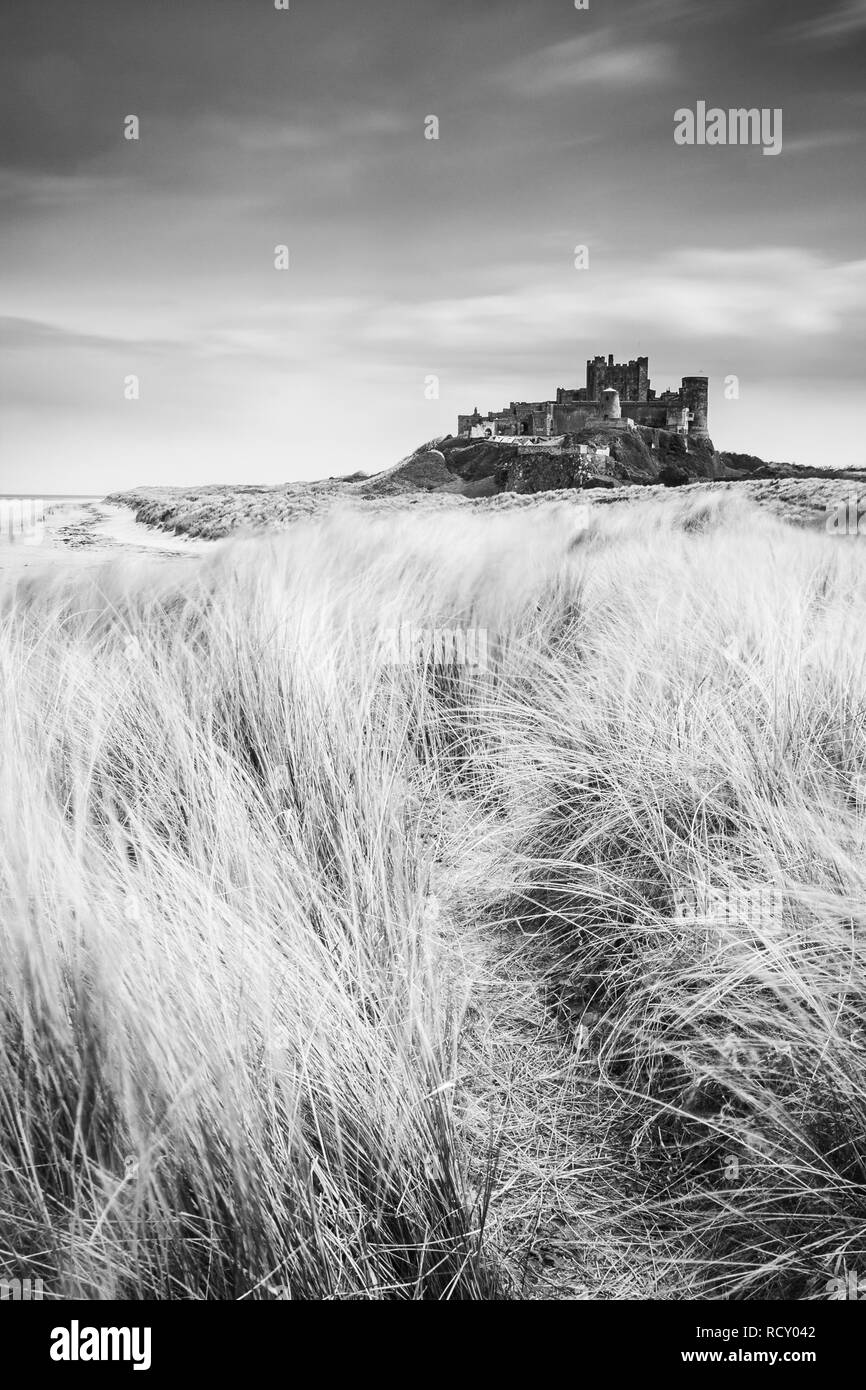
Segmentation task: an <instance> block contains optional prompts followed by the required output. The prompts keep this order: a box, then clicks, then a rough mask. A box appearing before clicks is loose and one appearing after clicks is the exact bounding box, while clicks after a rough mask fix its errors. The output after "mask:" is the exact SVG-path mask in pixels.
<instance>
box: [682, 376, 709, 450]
mask: <svg viewBox="0 0 866 1390" xmlns="http://www.w3.org/2000/svg"><path fill="white" fill-rule="evenodd" d="M682 401H683V407H684V409H686V410H688V412H689V416H690V419H689V434H692V435H696V436H697V437H698V438H701V437H703V438H706V437H707V435H708V433H709V431H708V429H707V411H708V403H709V378H708V377H705V376H684V377H683V388H682Z"/></svg>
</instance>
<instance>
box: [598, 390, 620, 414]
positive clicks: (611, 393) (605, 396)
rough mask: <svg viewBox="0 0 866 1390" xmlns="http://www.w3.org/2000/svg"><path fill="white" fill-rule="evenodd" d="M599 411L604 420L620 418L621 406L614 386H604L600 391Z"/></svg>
mask: <svg viewBox="0 0 866 1390" xmlns="http://www.w3.org/2000/svg"><path fill="white" fill-rule="evenodd" d="M601 413H602V416H603V418H604V419H605V420H621V419H622V406H621V405H620V400H619V392H618V391H617V389H616V387H615V386H605V388H604V390H603V391H602V393H601Z"/></svg>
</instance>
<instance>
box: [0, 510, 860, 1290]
mask: <svg viewBox="0 0 866 1390" xmlns="http://www.w3.org/2000/svg"><path fill="white" fill-rule="evenodd" d="M574 515H575V514H574V512H573V511H572V510H571V508H570V507H568V506H559V507H552V506H548V507H536V508H534V509H522V510H515V511H513V512H506V511H502V510H491V511H489V512H487V513H485V512H482V511H481V510H475V509H466V510H460V511H446V510H445V509H435V510H434V509H431V510H429V511H425V512H423V513H416V512H415V511H406V512H405V513H402V514H400V513H398V512H396V511H394V510H391V511H389V512H387V513H385V514H383V515H380V516H376V515H369V514H367V513H365V514H364V516H363V520H359V516H358V514H357V513H355V512H353V511H347V512H340V511H336V512H334V513H333V514H332V515H329V516H327V517H323V518H320V519H318V520H312V521H308V522H301V523H298V524H297V525H295V526H294V527H293V528H292V529H290V531H289V532H288V533H287V534H286V535H284V536H280V537H276V538H274V539H273V540H254V541H241V542H234V543H233V544H232V545H231V546H229V547H228V548H226V549H224V550H223V551H221V552H220V553H218V554H216V555H214V556H212V557H210V558H209V559H207V560H206V561H202V562H201V564H197V565H195V566H190V565H189V564H188V563H184V564H183V565H177V566H175V565H173V564H171V563H166V564H163V565H135V566H133V565H132V564H129V563H127V564H119V565H116V566H114V567H106V568H105V569H104V570H102V571H99V572H89V573H87V574H82V575H79V576H77V577H75V578H74V579H72V580H61V579H60V578H54V579H49V578H44V579H41V580H32V579H31V580H28V581H27V582H26V583H22V584H20V585H19V586H18V589H17V590H15V591H13V590H12V589H11V588H9V589H7V590H6V591H5V592H4V593H3V594H2V595H0V599H2V613H0V682H2V684H0V689H2V699H3V704H4V729H5V733H4V748H3V758H2V768H0V798H2V806H3V824H4V835H3V843H2V848H0V895H2V927H0V953H2V955H0V965H2V971H0V1029H2V1035H3V1041H4V1047H3V1050H2V1058H0V1070H2V1074H0V1262H2V1263H4V1264H5V1266H6V1267H7V1268H8V1271H9V1273H10V1274H13V1275H14V1274H18V1275H21V1276H24V1275H27V1274H30V1275H41V1276H42V1277H43V1278H44V1279H45V1281H46V1287H47V1290H48V1292H49V1295H55V1296H83V1297H91V1298H106V1297H157V1298H167V1297H175V1298H267V1297H292V1298H322V1297H324V1298H341V1299H343V1298H362V1299H369V1298H432V1299H438V1298H468V1299H489V1298H495V1297H499V1296H509V1295H511V1296H515V1295H516V1296H521V1295H526V1294H531V1293H533V1292H537V1291H538V1284H537V1275H536V1274H533V1273H532V1272H531V1271H532V1270H533V1269H534V1268H535V1264H534V1263H533V1262H534V1261H536V1258H537V1256H538V1254H539V1239H540V1237H539V1231H541V1232H542V1233H543V1234H542V1237H541V1239H542V1240H543V1241H548V1242H552V1239H553V1238H552V1236H551V1235H550V1231H549V1230H548V1226H549V1225H550V1222H546V1217H547V1216H549V1215H550V1214H551V1213H552V1212H553V1211H554V1209H555V1224H556V1230H557V1236H556V1242H557V1243H558V1246H559V1247H562V1248H566V1249H567V1250H568V1251H569V1252H570V1253H569V1256H568V1260H570V1261H571V1263H570V1265H568V1268H563V1269H562V1271H561V1282H562V1285H563V1287H564V1288H566V1290H567V1289H568V1288H569V1287H571V1285H570V1284H569V1281H572V1283H573V1284H574V1286H575V1287H576V1284H575V1283H574V1277H573V1276H574V1269H575V1268H576V1263H578V1262H579V1263H580V1264H581V1268H582V1269H584V1274H583V1275H582V1276H581V1283H580V1287H581V1290H583V1291H582V1292H580V1293H574V1294H573V1296H605V1295H607V1296H619V1297H623V1296H624V1297H638V1296H645V1295H647V1294H655V1295H656V1296H693V1297H724V1296H728V1295H731V1294H740V1295H746V1296H758V1297H807V1298H808V1297H826V1296H827V1291H828V1288H830V1289H832V1287H834V1286H832V1285H828V1280H831V1279H833V1278H839V1279H841V1280H842V1281H844V1280H845V1279H847V1277H848V1275H849V1274H850V1272H851V1271H852V1270H853V1271H856V1270H859V1271H860V1273H861V1275H862V1276H866V1171H864V1135H866V1080H864V1063H866V1036H864V1032H863V1023H862V1020H863V1014H864V1003H866V1000H864V981H866V972H864V952H863V925H864V923H863V917H864V881H863V880H864V870H863V863H864V858H863V849H864V844H863V826H864V809H866V743H864V715H866V636H864V633H866V566H864V560H863V552H861V550H860V547H859V543H858V542H857V541H856V539H853V538H852V539H849V540H836V541H833V540H831V539H830V538H827V537H825V536H822V535H818V534H809V533H804V532H798V531H795V530H794V529H792V528H788V527H785V526H783V525H781V524H780V523H778V522H777V521H775V520H773V519H772V518H770V517H769V516H767V515H762V514H760V513H758V512H757V511H756V510H754V509H753V508H751V507H750V506H749V505H748V504H747V503H745V502H744V501H743V500H742V499H741V498H740V497H738V496H735V495H734V494H733V493H730V492H719V493H716V494H714V495H712V496H704V495H700V494H698V495H695V494H690V495H689V496H687V497H672V498H670V499H669V500H667V501H665V503H664V504H659V503H655V504H650V505H647V506H644V507H642V506H639V505H638V506H631V507H629V508H617V507H605V508H603V509H599V510H598V513H597V514H596V513H595V512H594V513H593V520H592V524H591V526H590V527H589V528H587V529H584V530H580V531H579V530H578V529H577V528H576V526H575V521H574ZM404 623H409V624H412V625H414V626H415V627H419V628H449V629H460V628H463V629H466V628H476V629H485V630H486V631H487V632H488V638H489V641H488V646H489V651H490V669H489V670H488V672H487V673H486V674H484V673H477V672H473V671H472V670H471V669H467V668H466V667H461V666H460V665H458V664H454V663H451V664H448V665H445V666H442V665H438V666H433V665H431V664H430V663H429V662H428V663H425V662H423V661H416V662H414V663H412V664H409V665H396V666H395V665H394V664H393V663H392V660H391V657H392V655H393V647H392V646H389V642H388V640H387V635H388V633H389V632H390V631H393V630H395V629H398V628H399V627H400V626H401V624H404ZM757 888H761V889H764V890H769V889H773V890H774V891H775V892H776V893H777V894H778V899H773V900H772V901H778V902H780V903H781V909H780V913H779V914H776V915H773V916H770V917H764V916H762V915H761V914H760V913H758V914H757V916H755V914H754V913H753V914H751V916H750V915H749V914H745V915H744V914H743V913H741V912H740V911H739V909H738V907H737V904H740V903H742V902H743V901H750V902H752V901H754V900H755V899H754V894H752V897H751V898H750V897H749V892H750V890H754V889H757ZM683 902H686V903H688V904H692V906H691V907H690V908H689V909H688V910H686V911H685V912H684V911H683V909H682V904H683ZM720 902H721V903H724V904H725V911H723V912H720V910H719V906H718V905H719V903H720ZM732 903H733V904H734V908H733V910H731V904H732ZM695 905H696V906H695ZM541 1253H542V1255H544V1252H543V1251H542V1252H541ZM568 1260H567V1261H566V1264H568ZM590 1267H591V1268H592V1269H594V1271H595V1272H594V1273H593V1274H590V1273H586V1270H587V1269H589V1268H590ZM545 1291H549V1290H545ZM567 1296H571V1295H567Z"/></svg>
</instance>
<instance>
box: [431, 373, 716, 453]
mask: <svg viewBox="0 0 866 1390" xmlns="http://www.w3.org/2000/svg"><path fill="white" fill-rule="evenodd" d="M708 392H709V381H708V378H707V377H705V376H685V377H683V379H682V383H681V385H680V387H679V389H678V390H667V391H662V392H660V393H659V394H658V395H657V394H656V392H655V391H654V390H653V389H652V386H651V384H650V378H649V359H648V358H646V357H638V358H636V359H634V360H633V361H631V362H614V360H613V354H611V355H610V356H609V357H608V359H607V361H605V359H604V358H603V357H594V358H592V359H591V360H590V361H588V362H587V364H586V385H585V386H580V387H576V388H571V387H564V386H560V387H558V389H557V392H556V397H555V399H554V400H550V401H512V402H511V404H510V405H509V407H508V409H507V410H491V411H488V413H487V415H485V416H482V415H481V414H480V413H479V411H478V408H477V406H476V408H475V413H474V414H473V415H459V416H458V417H457V433H458V435H462V436H463V437H465V438H469V439H484V438H496V437H498V436H505V437H508V436H511V435H529V436H532V437H538V438H543V439H544V438H551V437H554V436H559V435H563V434H578V433H580V431H582V430H586V429H633V428H634V427H635V426H636V425H644V426H647V427H648V428H650V429H663V430H670V431H671V432H672V433H676V434H684V435H692V436H694V438H696V439H707V438H708V437H709V431H708V428H707V405H708Z"/></svg>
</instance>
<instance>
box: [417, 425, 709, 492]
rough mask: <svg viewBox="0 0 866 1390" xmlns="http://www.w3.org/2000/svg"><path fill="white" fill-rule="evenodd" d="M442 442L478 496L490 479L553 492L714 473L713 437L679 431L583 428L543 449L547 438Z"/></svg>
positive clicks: (673, 481)
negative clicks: (523, 443)
mask: <svg viewBox="0 0 866 1390" xmlns="http://www.w3.org/2000/svg"><path fill="white" fill-rule="evenodd" d="M438 444H439V449H440V452H441V453H442V455H443V457H444V459H445V461H446V463H447V466H448V468H449V469H450V470H451V471H452V472H453V473H454V474H455V475H456V476H457V477H458V478H460V479H461V480H462V481H463V482H464V484H466V485H467V488H466V490H467V492H468V489H469V487H470V486H471V487H472V488H473V492H472V494H471V495H474V496H477V495H479V494H478V492H477V491H475V490H474V489H477V488H478V487H479V486H480V485H481V484H482V482H483V480H487V479H489V480H490V483H489V488H490V491H491V492H551V491H555V490H556V489H559V488H572V487H574V488H579V487H613V486H616V485H617V484H623V483H626V484H627V483H659V482H661V483H666V484H668V485H669V486H676V485H678V484H680V483H684V482H690V481H692V479H695V478H714V477H715V476H716V454H715V451H714V449H713V445H712V442H711V441H710V440H696V439H691V440H689V443H688V447H686V441H685V440H684V438H683V437H682V436H681V435H677V434H671V433H668V431H666V430H649V429H636V430H629V431H624V432H617V433H612V432H608V431H606V430H603V429H602V430H584V431H583V432H582V433H580V434H576V435H570V436H566V437H565V439H564V440H563V442H562V447H561V448H551V449H545V448H544V445H543V442H541V443H540V445H539V446H538V447H533V448H532V449H531V450H526V449H522V448H521V447H520V444H519V443H518V441H516V440H515V442H514V443H513V444H512V443H510V442H509V443H508V444H499V443H497V444H491V443H490V442H488V441H483V440H479V441H478V442H477V443H472V444H469V443H468V442H467V441H466V440H465V439H454V438H449V439H443V440H439V441H438ZM581 446H583V451H581ZM602 450H604V451H606V454H604V455H603V454H602V453H601V451H602Z"/></svg>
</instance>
